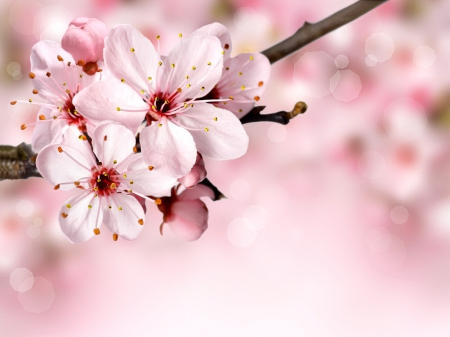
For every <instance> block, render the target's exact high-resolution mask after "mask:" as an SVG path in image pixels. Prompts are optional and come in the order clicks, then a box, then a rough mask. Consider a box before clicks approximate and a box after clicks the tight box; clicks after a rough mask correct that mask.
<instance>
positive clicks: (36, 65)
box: [11, 41, 96, 152]
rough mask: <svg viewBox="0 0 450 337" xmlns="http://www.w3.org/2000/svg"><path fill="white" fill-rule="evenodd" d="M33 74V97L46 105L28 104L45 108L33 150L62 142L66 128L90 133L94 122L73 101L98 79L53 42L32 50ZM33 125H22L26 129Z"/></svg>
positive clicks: (34, 134)
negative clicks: (37, 97) (83, 69)
mask: <svg viewBox="0 0 450 337" xmlns="http://www.w3.org/2000/svg"><path fill="white" fill-rule="evenodd" d="M30 60H31V72H30V74H29V77H30V78H31V79H32V83H33V87H34V89H33V94H34V95H38V96H39V97H40V98H42V99H43V100H44V101H45V102H35V101H34V100H33V99H32V98H30V99H29V100H28V101H12V102H11V104H12V105H15V104H16V103H17V102H26V103H29V104H36V105H39V106H41V109H40V111H39V114H38V116H37V120H36V123H33V124H35V125H36V126H35V129H34V132H33V136H32V141H31V143H32V147H33V150H34V151H36V152H38V151H40V150H41V149H42V148H43V147H44V146H46V145H48V144H50V143H52V142H59V141H61V139H62V138H61V137H62V134H63V132H64V131H65V130H66V129H67V128H66V126H73V127H75V128H78V130H80V131H81V132H86V131H87V127H90V126H93V123H92V122H90V121H89V120H88V119H86V118H85V117H83V116H82V115H81V114H80V113H78V112H77V109H76V108H75V105H74V103H73V98H74V97H75V95H77V94H78V93H79V92H80V91H81V90H83V89H84V88H86V87H87V86H89V85H90V84H91V83H93V82H94V81H95V80H96V78H95V77H93V76H84V73H83V71H82V69H81V67H79V66H77V65H76V64H75V61H74V60H73V58H72V56H71V55H70V54H69V53H67V52H66V51H65V50H64V49H62V48H61V46H60V45H59V44H57V43H56V42H53V41H41V42H38V43H36V44H35V45H34V46H33V48H32V50H31V57H30ZM29 125H32V124H28V125H26V124H22V126H21V128H22V130H25V129H26V128H27V126H29Z"/></svg>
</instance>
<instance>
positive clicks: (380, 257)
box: [369, 235, 407, 272]
mask: <svg viewBox="0 0 450 337" xmlns="http://www.w3.org/2000/svg"><path fill="white" fill-rule="evenodd" d="M385 244H386V245H387V247H385V246H384V245H383V246H382V247H383V249H380V250H377V249H371V250H370V252H369V258H370V261H371V262H372V263H373V265H374V266H375V267H376V268H378V269H380V270H382V271H385V272H393V271H395V270H396V269H398V268H400V267H402V265H403V263H404V262H405V259H406V256H407V252H406V247H405V243H404V242H403V240H401V239H400V238H398V237H397V236H395V235H390V242H389V244H387V242H386V243H385Z"/></svg>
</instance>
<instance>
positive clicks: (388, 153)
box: [0, 0, 450, 337]
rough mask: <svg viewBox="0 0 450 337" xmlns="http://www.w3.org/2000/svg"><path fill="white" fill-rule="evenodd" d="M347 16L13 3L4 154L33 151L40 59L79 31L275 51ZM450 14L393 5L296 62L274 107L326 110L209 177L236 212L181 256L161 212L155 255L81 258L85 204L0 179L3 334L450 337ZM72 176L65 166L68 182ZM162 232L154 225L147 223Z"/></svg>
mask: <svg viewBox="0 0 450 337" xmlns="http://www.w3.org/2000/svg"><path fill="white" fill-rule="evenodd" d="M352 2H354V1H347V0H318V1H307V0H302V1H299V0H278V1H269V0H266V1H258V0H217V1H213V0H200V1H195V2H193V1H180V0H172V1H170V2H169V1H164V2H163V1H139V0H128V1H125V0H122V1H119V0H95V1H87V0H77V1H67V0H59V1H56V0H41V1H35V0H18V1H9V0H5V1H2V2H1V4H0V16H1V19H2V20H1V25H0V39H1V42H2V48H1V49H0V64H1V67H2V69H3V71H2V72H1V77H0V87H1V95H0V100H1V106H3V115H2V116H3V117H2V119H1V123H0V144H11V145H16V144H18V143H21V142H22V141H25V142H30V140H31V132H32V130H30V129H27V130H26V131H20V125H21V124H22V123H27V122H32V121H33V120H34V119H35V116H36V112H37V108H35V107H32V106H29V105H20V106H19V105H17V106H15V107H14V108H12V107H11V106H10V105H9V102H10V101H11V100H15V99H27V98H29V96H31V90H32V86H31V83H30V81H29V79H28V75H27V74H28V72H29V67H30V64H29V53H30V49H31V47H32V46H33V44H34V43H36V42H37V41H39V40H42V39H52V40H55V41H58V42H60V39H61V37H62V34H63V33H64V31H65V29H66V27H67V25H68V23H69V22H70V21H71V20H72V19H73V18H76V17H79V16H88V17H96V18H98V19H100V20H102V21H104V22H105V23H106V24H107V25H108V26H109V27H112V26H114V25H115V24H118V23H129V24H133V25H135V26H136V27H137V28H138V29H140V30H141V31H142V32H143V33H144V34H145V35H147V36H148V37H149V38H150V39H151V40H153V41H154V40H155V37H156V35H158V34H160V35H161V47H162V51H165V52H167V51H168V50H170V48H171V46H172V45H173V44H174V43H175V41H176V40H177V39H178V33H180V32H181V33H183V34H184V35H185V36H187V35H188V34H190V33H191V32H192V31H194V30H195V29H197V28H198V27H200V26H202V25H204V24H208V23H211V22H214V21H218V22H221V23H223V24H224V25H226V26H227V27H228V28H229V30H230V32H231V35H232V38H233V53H234V54H237V53H240V52H248V51H261V50H263V49H265V48H267V47H269V46H271V45H273V44H274V43H276V42H278V41H280V40H281V39H283V38H286V37H288V36H289V35H291V34H293V33H294V32H295V30H296V29H298V28H299V27H300V26H301V25H302V24H303V22H304V21H305V20H307V21H310V22H315V21H318V20H320V19H322V18H324V17H326V16H328V15H330V14H332V13H333V12H335V11H337V10H338V9H340V8H343V7H345V6H347V5H349V4H351V3H352ZM449 20H450V3H449V2H448V1H446V0H429V1H419V0H401V1H400V0H399V1H390V2H388V3H386V4H384V5H382V6H380V7H379V8H378V9H376V10H374V11H372V12H370V13H368V14H367V15H365V16H363V17H362V18H360V19H358V20H356V21H355V22H353V23H351V24H349V25H347V26H345V27H342V28H340V29H338V30H337V31H335V32H333V33H331V34H329V35H327V36H326V37H324V38H322V39H320V40H318V41H316V42H314V43H312V44H311V45H309V46H307V47H306V48H304V49H302V50H301V51H299V52H297V53H295V54H293V55H291V56H289V57H287V58H285V59H284V60H282V61H279V62H278V63H276V64H275V65H274V66H273V68H272V74H271V79H270V82H269V83H268V85H267V89H266V91H265V94H264V95H263V96H262V98H261V101H260V102H259V103H260V104H261V105H267V108H266V111H267V112H275V111H278V110H291V109H292V107H293V106H294V104H295V103H296V102H297V101H300V100H302V101H305V102H306V103H307V104H308V105H309V109H308V111H307V113H306V114H305V115H302V116H298V117H297V118H296V119H295V120H293V121H292V122H291V123H290V124H289V125H287V126H281V125H273V124H268V123H260V124H252V125H246V130H247V131H248V133H249V135H250V139H251V140H250V147H249V151H248V153H247V154H246V156H244V157H242V158H240V159H239V160H235V161H230V162H214V161H207V163H206V164H207V169H208V174H209V175H208V176H209V179H210V180H211V181H213V182H214V183H215V184H216V185H217V186H218V187H219V189H220V190H221V191H222V192H224V193H225V194H226V195H227V197H228V198H227V199H225V200H221V201H219V202H215V203H214V202H212V201H210V200H207V201H206V203H207V205H208V207H209V210H210V220H209V229H208V230H207V231H206V232H205V234H204V235H203V236H202V237H201V238H200V240H198V241H196V242H190V243H186V242H183V241H180V240H179V239H177V238H176V237H175V236H173V235H172V234H171V233H170V230H169V228H168V227H167V229H166V231H165V234H164V236H163V237H161V236H160V234H159V225H160V223H161V215H160V213H159V212H158V211H157V209H156V207H155V206H154V205H148V206H149V207H148V208H149V212H148V215H147V221H146V228H145V230H144V232H143V234H142V235H141V236H140V237H139V238H138V239H137V240H135V241H132V242H127V241H125V240H119V241H118V242H113V240H112V238H111V236H110V235H109V233H108V234H106V231H105V233H104V235H100V236H99V237H95V238H93V239H92V240H90V241H88V242H87V243H84V244H80V245H75V244H71V243H69V241H68V240H67V239H66V238H65V237H64V235H63V234H62V232H61V230H60V228H59V225H58V219H57V214H58V210H59V208H60V206H61V204H62V203H63V202H64V200H65V199H67V198H68V196H69V195H70V193H65V192H60V191H58V192H55V191H54V190H53V186H51V185H50V184H49V183H47V182H45V181H44V180H42V179H35V178H33V179H29V180H26V181H3V182H0V198H1V202H0V296H1V299H2V301H1V304H0V335H1V336H7V337H9V336H33V337H35V336H39V337H40V336H68V337H71V336H74V337H75V336H346V337H347V336H408V337H409V336H449V334H450V321H449V319H448V317H449V315H450V149H449V146H450V98H449V96H448V95H449V93H450V76H449V75H448V74H449V71H450V65H449V63H448V62H449V60H450V38H449V36H450V34H449V33H450V25H449V24H448V22H449ZM62 169H63V168H62ZM147 224H148V225H147Z"/></svg>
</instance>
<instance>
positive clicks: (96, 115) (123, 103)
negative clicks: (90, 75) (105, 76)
mask: <svg viewBox="0 0 450 337" xmlns="http://www.w3.org/2000/svg"><path fill="white" fill-rule="evenodd" d="M73 102H74V105H75V106H76V109H77V111H78V112H79V113H80V114H81V115H82V116H84V117H86V118H88V119H92V120H95V121H104V120H112V121H116V122H119V123H121V124H124V125H125V126H126V127H128V128H130V129H131V130H132V131H133V132H135V131H136V130H137V128H138V126H139V125H140V124H141V123H142V121H143V120H144V118H145V114H146V112H145V111H144V112H127V111H123V110H121V111H118V109H117V108H118V107H119V108H121V109H126V108H128V109H130V110H144V109H147V108H148V105H147V104H146V103H144V102H143V101H142V98H141V97H140V96H139V95H138V94H137V93H135V92H134V91H133V90H132V89H131V88H130V87H128V86H127V85H124V84H123V83H120V82H118V81H115V80H110V81H101V82H96V83H94V84H92V85H91V86H90V87H89V89H87V90H82V91H81V92H80V93H78V95H76V96H75V98H74V100H73Z"/></svg>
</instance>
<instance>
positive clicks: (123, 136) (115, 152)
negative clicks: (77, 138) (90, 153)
mask: <svg viewBox="0 0 450 337" xmlns="http://www.w3.org/2000/svg"><path fill="white" fill-rule="evenodd" d="M135 145H136V138H134V134H133V132H131V131H130V130H129V129H127V128H126V127H125V126H123V125H121V124H116V123H111V122H106V123H102V124H100V125H99V126H97V128H96V129H95V131H94V135H93V137H92V146H93V148H94V153H95V154H96V155H97V158H98V159H99V160H100V162H102V164H103V166H106V167H108V168H109V167H111V166H113V165H114V164H116V163H117V164H119V163H121V162H122V161H123V160H125V159H126V158H127V157H128V156H129V155H130V154H132V153H133V147H134V146H135ZM114 161H115V163H114Z"/></svg>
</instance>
